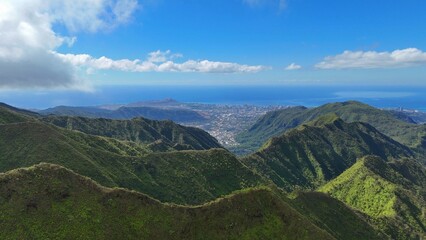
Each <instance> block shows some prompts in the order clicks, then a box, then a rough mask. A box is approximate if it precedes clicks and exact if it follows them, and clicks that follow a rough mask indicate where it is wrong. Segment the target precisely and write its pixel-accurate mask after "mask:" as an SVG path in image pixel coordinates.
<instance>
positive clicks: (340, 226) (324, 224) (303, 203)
mask: <svg viewBox="0 0 426 240" xmlns="http://www.w3.org/2000/svg"><path fill="white" fill-rule="evenodd" d="M290 204H291V205H292V206H293V207H294V208H295V209H297V210H298V211H299V212H300V213H302V214H303V215H304V216H306V217H307V218H308V219H310V220H311V221H312V222H313V223H315V225H317V226H318V227H320V228H322V229H324V230H326V231H327V232H329V233H330V234H331V235H333V237H335V238H336V239H345V240H359V239H368V240H373V239H390V236H388V235H386V234H385V233H383V232H380V231H378V230H377V229H375V228H374V227H372V226H371V225H370V224H369V223H368V220H367V219H366V218H365V217H364V216H363V215H362V214H359V213H358V212H355V211H354V210H352V209H351V208H350V207H348V206H347V205H345V204H344V203H342V202H340V201H338V200H336V199H334V198H332V197H330V196H328V195H326V194H324V193H319V192H299V193H298V194H297V197H296V198H294V199H293V200H291V201H290Z"/></svg>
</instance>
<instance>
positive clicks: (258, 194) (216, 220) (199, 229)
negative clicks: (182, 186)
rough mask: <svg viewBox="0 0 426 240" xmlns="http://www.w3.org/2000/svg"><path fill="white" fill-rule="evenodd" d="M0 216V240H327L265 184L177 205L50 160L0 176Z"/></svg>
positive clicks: (325, 236) (328, 236)
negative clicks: (105, 184) (113, 185)
mask: <svg viewBox="0 0 426 240" xmlns="http://www.w3.org/2000/svg"><path fill="white" fill-rule="evenodd" d="M0 215H1V219H2V220H1V221H0V227H1V229H2V231H0V238H2V239H28V238H31V239H123V237H125V238H126V239H223V238H224V237H225V236H226V238H227V239H289V240H291V239H318V240H321V239H334V238H333V237H332V236H331V235H330V234H328V233H327V232H326V231H324V230H321V229H320V228H318V227H317V226H315V225H314V224H312V223H311V222H310V221H309V220H307V219H306V218H305V217H304V216H303V215H301V214H299V213H298V212H297V211H295V210H294V209H293V208H292V207H291V206H290V205H288V204H287V203H285V202H284V201H282V200H280V199H279V198H277V197H276V195H274V194H273V193H272V192H270V191H268V190H265V189H257V190H247V191H243V192H240V193H238V194H234V195H231V196H228V197H225V198H223V199H220V200H216V201H214V202H211V203H208V204H205V205H202V206H196V207H182V206H176V205H165V204H161V203H160V202H158V201H156V200H153V199H151V198H150V197H148V196H146V195H143V194H140V193H136V192H129V191H126V190H122V189H108V188H104V187H101V186H99V185H97V184H96V183H95V182H93V181H92V180H90V179H87V178H84V177H82V176H80V175H76V174H75V173H73V172H71V171H69V170H67V169H65V168H62V167H60V166H57V165H51V164H40V165H36V166H33V167H31V168H27V169H17V170H13V171H11V172H8V173H3V174H0ZM118 219H119V221H118Z"/></svg>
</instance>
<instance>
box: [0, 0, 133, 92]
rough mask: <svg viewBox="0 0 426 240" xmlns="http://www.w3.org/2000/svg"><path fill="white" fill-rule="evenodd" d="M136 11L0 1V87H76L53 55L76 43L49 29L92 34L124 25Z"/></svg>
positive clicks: (46, 0) (85, 0) (91, 1)
mask: <svg viewBox="0 0 426 240" xmlns="http://www.w3.org/2000/svg"><path fill="white" fill-rule="evenodd" d="M136 7H137V1H136V0H73V1H56V0H2V1H0V87H11V88H22V87H78V86H81V83H82V82H81V81H79V79H77V77H76V75H75V69H74V66H73V65H72V64H71V63H70V62H67V61H64V60H63V59H62V58H60V57H59V56H58V55H57V54H56V53H55V52H54V50H55V49H57V48H58V47H59V46H61V45H63V44H68V45H69V46H71V45H72V44H74V42H75V41H76V38H75V37H67V36H60V35H58V34H57V33H55V32H54V31H53V27H52V26H53V25H54V24H63V25H64V26H66V27H67V28H68V29H69V30H71V31H91V32H95V31H98V30H101V29H105V28H111V27H114V26H117V25H118V24H122V23H125V22H127V21H128V19H129V18H130V17H131V13H132V12H133V11H134V10H135V9H136Z"/></svg>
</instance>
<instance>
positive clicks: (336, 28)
mask: <svg viewBox="0 0 426 240" xmlns="http://www.w3.org/2000/svg"><path fill="white" fill-rule="evenodd" d="M257 2H259V3H258V4H254V5H250V4H248V3H247V2H244V1H241V0H231V1H229V0H228V1H222V0H218V1H206V0H204V1H188V0H186V1H185V0H174V1H165V0H163V1H150V2H147V3H145V4H144V3H143V2H141V3H140V4H141V5H142V7H141V8H140V9H138V10H136V12H135V13H134V15H133V17H132V19H131V20H130V22H129V23H128V24H126V25H123V26H120V27H117V28H116V29H114V30H112V31H106V32H100V33H96V34H93V33H79V34H78V36H77V37H78V40H77V42H76V43H75V44H74V46H73V47H71V48H68V47H66V46H64V47H62V48H61V49H60V51H61V52H70V53H75V54H81V53H89V54H91V55H92V56H94V57H101V56H108V57H109V58H112V59H144V58H145V57H146V55H147V54H148V53H149V52H152V51H157V50H161V51H166V50H170V51H172V52H173V53H180V54H182V55H183V58H181V59H177V61H184V60H187V59H207V60H210V61H224V62H235V63H239V64H248V65H263V66H267V67H271V69H268V70H264V71H260V72H258V73H248V74H247V73H242V74H241V73H236V74H211V73H207V74H206V73H203V74H198V73H183V74H182V73H172V74H170V73H157V72H154V73H152V72H146V73H131V74H128V73H122V72H121V73H120V74H117V72H115V73H114V72H113V73H108V76H104V75H102V76H99V75H98V76H93V77H94V78H96V79H97V82H98V83H99V84H102V82H103V81H104V80H107V82H108V83H117V84H119V83H120V79H122V78H125V79H128V81H125V82H126V84H129V83H138V84H139V83H143V82H145V83H151V84H155V83H160V82H161V83H165V84H169V83H176V84H179V83H180V82H181V83H189V84H217V82H219V83H222V84H302V85H304V84H367V85H368V84H386V85H387V84H392V85H399V84H402V85H405V84H420V85H424V83H425V80H426V79H425V77H424V76H426V75H425V74H426V70H425V62H423V63H422V64H418V65H417V64H415V65H413V66H409V67H405V66H404V67H402V66H398V65H396V66H392V67H379V68H373V69H358V68H354V69H352V68H350V69H344V70H341V69H331V70H319V69H317V68H315V65H316V64H317V63H319V62H321V61H322V60H323V59H324V58H325V57H327V56H334V55H338V54H341V53H343V52H344V51H376V52H392V51H395V50H398V49H400V50H402V49H407V48H417V49H419V50H423V49H426V46H425V45H426V31H423V30H422V29H425V28H426V14H424V13H425V12H426V3H425V2H424V1H392V3H391V4H390V3H389V1H380V0H379V1H367V0H364V1H362V0H361V1H336V0H334V1H331V0H329V1H313V0H311V1H308V0H288V1H287V2H286V7H285V8H284V9H280V8H279V1H275V0H270V1H268V0H263V1H261V0H258V1H257ZM64 34H67V32H66V31H65V32H64ZM71 34H72V33H71ZM292 63H295V64H297V65H300V66H302V69H300V70H297V71H285V70H284V69H285V67H287V66H288V65H290V64H292ZM139 79H140V80H139ZM108 80H109V81H108ZM372 81H373V82H372Z"/></svg>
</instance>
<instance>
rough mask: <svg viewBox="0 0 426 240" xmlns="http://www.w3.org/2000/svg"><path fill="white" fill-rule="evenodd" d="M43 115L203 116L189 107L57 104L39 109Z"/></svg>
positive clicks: (181, 119)
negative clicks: (164, 107) (105, 107)
mask: <svg viewBox="0 0 426 240" xmlns="http://www.w3.org/2000/svg"><path fill="white" fill-rule="evenodd" d="M39 113H40V114H43V115H57V116H78V117H89V118H109V119H132V118H136V117H144V118H148V119H152V120H171V121H175V122H181V123H185V122H199V121H204V120H205V118H204V116H202V115H201V114H200V113H198V112H196V111H193V110H189V109H178V108H176V109H162V108H158V107H120V108H118V109H115V110H108V109H103V108H97V107H67V106H59V107H54V108H49V109H46V110H42V111H39Z"/></svg>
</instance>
